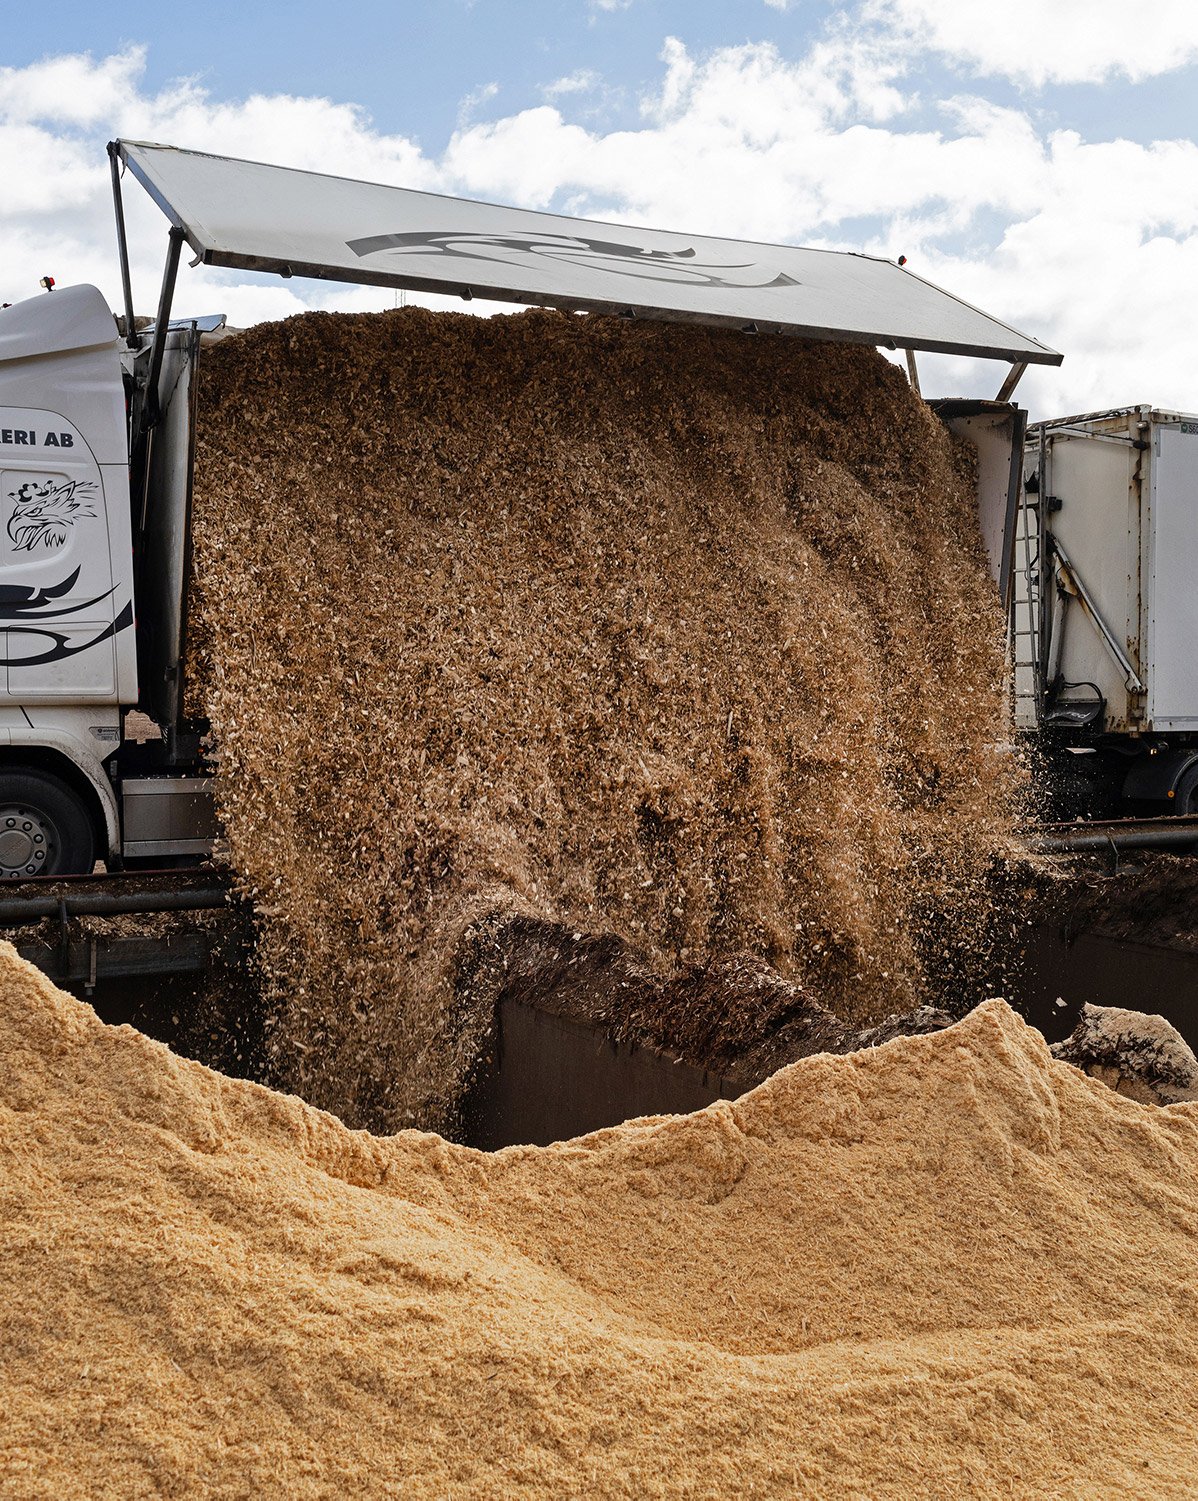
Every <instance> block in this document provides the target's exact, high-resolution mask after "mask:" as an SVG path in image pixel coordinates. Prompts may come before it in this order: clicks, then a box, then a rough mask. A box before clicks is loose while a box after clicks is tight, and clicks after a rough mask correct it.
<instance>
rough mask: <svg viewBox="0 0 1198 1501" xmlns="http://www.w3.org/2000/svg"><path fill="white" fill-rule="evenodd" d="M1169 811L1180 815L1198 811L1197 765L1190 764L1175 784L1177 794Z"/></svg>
mask: <svg viewBox="0 0 1198 1501" xmlns="http://www.w3.org/2000/svg"><path fill="white" fill-rule="evenodd" d="M1169 811H1170V812H1172V813H1174V814H1176V815H1177V816H1179V817H1180V816H1181V815H1182V814H1186V813H1198V766H1191V767H1190V769H1189V771H1187V772H1186V773H1185V775H1184V776H1183V777H1182V779H1181V781H1180V782H1178V784H1177V796H1176V798H1175V799H1174V803H1173V807H1172V808H1171V809H1170V810H1169Z"/></svg>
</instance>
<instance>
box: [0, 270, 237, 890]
mask: <svg viewBox="0 0 1198 1501" xmlns="http://www.w3.org/2000/svg"><path fill="white" fill-rule="evenodd" d="M169 343H170V341H168V345H169ZM174 343H175V344H176V346H178V345H185V344H186V343H187V340H186V339H185V338H184V339H179V338H178V337H176V338H175V340H174ZM176 353H177V351H176ZM135 358H136V355H135V353H134V351H132V350H130V349H129V348H128V346H127V344H126V342H125V341H124V340H122V338H121V337H120V336H119V334H118V329H117V324H116V321H115V319H114V317H113V314H112V312H111V310H110V309H109V307H108V304H107V302H106V301H105V299H104V297H103V295H102V294H101V293H100V292H99V291H97V290H96V288H95V287H88V286H79V287H67V288H65V289H63V290H61V291H54V292H50V293H43V294H42V295H41V296H38V297H36V298H33V299H31V300H29V301H26V302H21V303H17V304H15V305H13V306H11V307H8V308H4V309H3V310H0V646H2V648H3V649H2V651H0V673H2V674H3V676H0V879H3V878H8V879H16V878H25V877H34V876H45V875H57V874H66V873H79V872H84V871H89V870H91V869H92V867H93V865H94V863H95V861H96V860H97V859H100V860H106V861H109V862H119V861H120V860H121V858H122V857H123V856H128V857H129V858H131V859H138V858H142V859H153V858H154V857H161V858H168V859H169V858H174V857H177V856H179V855H184V854H186V855H196V854H202V853H205V852H206V850H207V849H208V848H209V847H210V838H211V829H210V827H206V828H205V830H204V834H203V836H202V837H197V834H196V831H195V830H194V829H188V830H187V832H188V833H189V835H190V836H191V837H190V838H189V839H188V840H185V841H183V844H184V847H183V848H173V847H170V848H168V846H170V845H171V844H172V841H171V838H170V824H171V821H172V820H171V819H169V818H168V820H167V822H166V825H165V826H162V827H157V828H151V829H150V831H149V832H150V834H151V836H156V837H150V838H148V839H147V838H138V837H136V836H138V835H139V834H144V833H145V832H146V830H145V829H144V828H139V827H137V825H138V819H137V818H136V817H135V818H134V819H133V820H132V825H133V826H132V827H127V826H126V825H127V824H128V823H129V820H128V818H127V816H126V814H127V809H126V807H125V802H126V799H125V797H124V795H123V793H124V792H125V791H129V792H130V793H131V794H132V795H133V796H134V797H136V798H138V799H139V800H138V801H136V802H133V803H131V804H130V805H129V806H130V807H132V808H134V809H136V810H138V811H139V812H140V811H143V810H150V809H151V808H153V809H157V810H158V811H160V812H167V811H168V809H167V805H166V804H167V802H172V803H173V804H174V805H175V806H174V807H173V808H172V809H170V810H169V811H171V812H173V813H175V814H177V813H178V811H179V799H180V798H182V799H184V800H185V801H186V799H188V798H191V799H195V798H196V797H199V798H200V799H201V800H202V801H203V802H207V803H209V804H210V798H208V796H207V793H208V790H209V789H208V788H207V786H206V785H205V786H204V787H203V788H199V787H197V785H196V782H195V779H194V778H191V777H187V778H183V779H181V778H180V777H179V775H178V771H179V768H177V767H176V768H174V772H175V774H174V775H169V774H167V775H149V776H147V775H145V774H144V773H146V772H164V773H165V772H169V770H170V769H169V768H167V767H165V766H159V767H154V766H152V765H148V766H145V767H143V768H142V769H141V770H142V773H143V774H142V775H136V776H131V777H129V778H125V777H124V776H123V775H122V772H123V768H122V767H121V765H120V762H119V760H118V753H119V752H120V750H121V747H122V745H123V743H124V739H125V737H124V734H123V721H124V714H125V711H126V710H128V709H132V708H136V707H137V706H138V705H139V703H140V701H141V695H140V692H139V670H138V655H139V653H138V641H137V630H136V622H135V609H134V572H135V550H134V542H135V536H134V534H135V530H137V528H136V527H135V522H134V516H133V511H132V508H131V500H130V474H131V463H130V460H131V455H130V425H129V420H128V401H127V397H126V389H127V381H126V365H127V364H129V363H130V362H131V361H133V360H134V359H135ZM164 431H169V424H168V425H167V426H166V428H164ZM155 467H159V466H155ZM144 530H145V529H144V527H143V528H141V531H142V532H143V533H144ZM141 540H142V541H143V551H144V540H145V539H144V536H143V537H142V539H141ZM143 656H144V651H143ZM145 759H146V758H145V757H144V756H143V760H145ZM151 759H152V758H151ZM159 759H161V757H160V758H159ZM188 769H189V770H190V769H194V768H188ZM134 782H136V783H137V784H138V785H137V787H136V789H135V790H134V788H133V786H132V784H133V783H134ZM183 782H186V783H188V784H189V785H186V786H185V785H183ZM126 783H128V786H126ZM172 794H174V795H173V797H172ZM155 795H156V796H157V797H158V798H159V799H160V800H161V799H162V798H165V799H166V802H161V807H160V806H159V802H155V803H154V804H152V805H151V804H149V803H147V802H146V801H145V800H146V798H147V797H150V796H155ZM175 821H176V822H177V821H178V820H177V819H176V820H175ZM208 822H209V824H210V819H209V821H208ZM130 834H132V835H133V836H134V837H132V838H130V837H129V836H130ZM176 843H178V841H176ZM132 846H149V847H146V848H133V847H132Z"/></svg>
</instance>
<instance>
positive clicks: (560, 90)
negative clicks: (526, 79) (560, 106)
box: [541, 68, 601, 99]
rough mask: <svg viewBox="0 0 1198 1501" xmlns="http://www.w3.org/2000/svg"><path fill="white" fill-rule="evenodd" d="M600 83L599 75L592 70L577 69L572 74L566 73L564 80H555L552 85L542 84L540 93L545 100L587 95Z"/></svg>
mask: <svg viewBox="0 0 1198 1501" xmlns="http://www.w3.org/2000/svg"><path fill="white" fill-rule="evenodd" d="M600 82H601V80H600V77H599V74H598V73H596V72H595V70H594V68H579V69H578V70H577V71H576V72H574V73H567V74H566V76H565V77H564V78H556V79H554V81H553V82H552V83H547V84H544V85H543V86H542V88H541V93H542V94H544V95H545V97H546V98H547V99H559V98H561V96H562V95H563V94H589V93H590V92H591V90H592V89H595V88H597V87H598V86H599V84H600Z"/></svg>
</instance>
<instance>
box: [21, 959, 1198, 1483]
mask: <svg viewBox="0 0 1198 1501" xmlns="http://www.w3.org/2000/svg"><path fill="white" fill-rule="evenodd" d="M0 1081H2V1082H0V1152H2V1153H3V1168H2V1172H0V1204H2V1209H0V1214H2V1221H0V1223H2V1226H3V1235H2V1238H0V1293H2V1297H0V1339H2V1341H3V1349H4V1404H3V1417H0V1491H2V1492H3V1493H4V1494H5V1495H10V1496H20V1497H22V1498H23V1501H34V1498H47V1501H49V1498H53V1501H58V1498H60V1497H63V1496H82V1495H86V1496H88V1497H90V1498H93V1501H103V1498H109V1497H113V1498H116V1497H120V1498H122V1501H123V1498H126V1497H130V1496H142V1495H171V1496H179V1497H185V1496H205V1497H220V1496H239V1497H240V1496H247V1495H269V1496H283V1495H286V1496H289V1497H296V1498H304V1497H313V1498H314V1497H317V1496H330V1495H338V1496H355V1497H363V1498H367V1497H384V1496H404V1497H414V1498H415V1497H423V1496H429V1497H433V1496H436V1497H441V1496H453V1497H461V1498H466V1497H488V1498H489V1497H494V1496H528V1497H537V1496H543V1497H561V1496H582V1495H585V1496H662V1495H672V1496H682V1495H686V1496H711V1497H728V1496H733V1495H736V1496H747V1495H770V1496H796V1497H797V1496H813V1497H816V1496H818V1497H827V1496H833V1495H836V1496H850V1495H861V1496H869V1497H871V1498H873V1497H912V1498H914V1497H925V1496H964V1495H969V1496H978V1497H981V1496H994V1497H1010V1496H1019V1497H1052V1498H1054V1501H1055V1498H1057V1497H1061V1496H1078V1495H1108V1496H1110V1495H1119V1496H1126V1497H1141V1496H1142V1497H1152V1498H1154V1501H1162V1498H1165V1497H1170V1496H1183V1495H1192V1493H1193V1482H1192V1475H1191V1470H1192V1465H1193V1457H1194V1453H1193V1449H1194V1434H1195V1432H1198V1387H1196V1386H1195V1383H1194V1380H1193V1371H1194V1367H1195V1361H1196V1360H1198V1333H1196V1330H1198V1306H1196V1305H1198V1295H1196V1293H1195V1288H1198V1238H1196V1237H1195V1235H1194V1225H1195V1223H1196V1222H1198V1107H1195V1106H1188V1105H1182V1106H1170V1107H1166V1108H1164V1109H1162V1110H1159V1111H1158V1110H1152V1109H1150V1108H1148V1107H1146V1106H1141V1105H1138V1104H1136V1103H1134V1102H1133V1101H1130V1100H1127V1099H1124V1098H1122V1097H1120V1096H1118V1095H1115V1094H1113V1093H1111V1092H1110V1091H1108V1090H1106V1089H1105V1088H1103V1087H1102V1086H1101V1085H1100V1084H1098V1083H1096V1082H1095V1081H1093V1080H1091V1079H1088V1078H1086V1077H1085V1076H1084V1075H1082V1074H1081V1073H1079V1072H1078V1071H1076V1070H1074V1069H1072V1068H1070V1067H1068V1066H1067V1065H1065V1064H1062V1063H1058V1062H1056V1061H1055V1060H1053V1059H1052V1058H1051V1057H1050V1056H1049V1054H1048V1051H1047V1049H1046V1047H1045V1046H1044V1043H1043V1041H1042V1039H1041V1038H1040V1037H1039V1035H1038V1034H1036V1033H1034V1032H1032V1031H1031V1030H1030V1029H1029V1028H1027V1027H1026V1026H1025V1025H1024V1024H1023V1023H1021V1022H1020V1021H1019V1020H1018V1019H1017V1018H1016V1017H1015V1016H1014V1015H1013V1014H1012V1013H1011V1012H1010V1011H1009V1010H1008V1009H1007V1008H1006V1007H1005V1006H1004V1005H1003V1004H1002V1003H1001V1002H993V1003H990V1004H988V1005H986V1006H984V1007H982V1008H981V1009H980V1010H978V1011H976V1012H974V1013H973V1014H972V1015H971V1016H970V1017H969V1018H968V1019H967V1020H965V1021H964V1022H962V1023H960V1024H959V1025H958V1026H956V1027H954V1028H952V1029H950V1030H949V1031H946V1032H941V1033H937V1034H935V1035H932V1036H928V1037H920V1038H906V1039H902V1040H900V1041H898V1042H894V1043H890V1044H888V1045H887V1046H886V1047H883V1048H879V1049H877V1050H873V1051H867V1052H863V1053H856V1054H852V1055H849V1056H847V1057H835V1058H834V1057H828V1056H823V1057H819V1058H813V1059H809V1060H807V1061H805V1062H802V1063H799V1064H796V1065H794V1066H793V1067H791V1068H789V1069H786V1070H783V1071H782V1072H781V1073H780V1074H778V1075H776V1076H775V1077H774V1078H773V1079H772V1080H770V1081H769V1082H768V1083H767V1084H765V1085H763V1086H762V1087H761V1088H759V1089H758V1090H756V1091H754V1092H753V1093H752V1094H751V1095H748V1096H745V1097H744V1098H742V1099H741V1100H739V1101H737V1102H736V1103H734V1104H720V1105H716V1106H713V1107H711V1108H709V1109H708V1110H705V1111H702V1112H701V1113H699V1114H697V1115H693V1116H683V1117H673V1118H665V1119H657V1120H646V1121H634V1122H630V1123H628V1124H626V1125H624V1126H621V1127H618V1128H616V1129H614V1130H611V1131H604V1132H600V1133H598V1134H596V1135H594V1136H591V1137H587V1138H583V1139H581V1140H578V1141H572V1142H565V1143H561V1144H560V1145H558V1146H554V1147H549V1148H532V1147H521V1148H509V1149H508V1150H506V1151H504V1152H500V1153H498V1154H496V1155H494V1156H492V1157H488V1156H486V1155H484V1154H481V1153H478V1152H473V1151H470V1150H469V1149H467V1148H464V1147H455V1146H452V1145H450V1144H449V1143H447V1142H445V1141H443V1140H441V1139H440V1138H438V1137H435V1136H429V1135H422V1134H419V1133H416V1132H405V1133H401V1134H400V1135H399V1136H397V1137H394V1138H392V1139H388V1140H383V1139H377V1138H372V1137H369V1136H367V1135H365V1134H362V1133H354V1132H351V1131H349V1130H347V1129H346V1128H345V1127H343V1126H342V1125H341V1124H340V1123H339V1122H337V1121H336V1120H335V1119H333V1118H332V1117H330V1116H327V1115H324V1114H321V1113H320V1112H318V1111H315V1110H313V1109H311V1108H310V1107H308V1106H305V1105H303V1104H302V1103H301V1102H300V1101H298V1100H296V1099H294V1098H284V1097H282V1096H278V1095H274V1094H271V1093H270V1092H268V1091H267V1090H264V1089H262V1088H260V1087H258V1086H255V1085H252V1084H247V1083H244V1082H240V1081H233V1080H229V1079H224V1078H222V1077H220V1076H219V1075H216V1074H212V1073H210V1072H208V1071H207V1070H205V1069H203V1068H202V1067H200V1065H198V1064H195V1063H192V1062H189V1061H186V1060H181V1059H179V1058H176V1057H174V1056H172V1055H171V1054H170V1053H168V1052H167V1050H166V1049H165V1048H164V1047H163V1046H161V1045H160V1044H158V1043H154V1042H151V1041H149V1040H148V1039H146V1038H144V1037H142V1036H140V1035H139V1034H137V1033H135V1032H132V1031H130V1030H129V1029H127V1028H121V1029H112V1028H105V1027H103V1026H102V1025H101V1024H100V1023H99V1022H98V1021H97V1020H96V1018H95V1017H94V1015H93V1014H92V1013H91V1012H90V1011H89V1010H88V1009H87V1008H86V1007H84V1006H82V1005H80V1004H79V1003H78V1002H76V1001H74V1000H72V999H71V998H70V997H68V996H65V995H63V994H61V993H59V992H57V991H55V990H54V989H53V987H52V986H50V984H49V983H48V982H47V981H46V980H45V979H43V978H42V977H41V976H40V975H39V974H38V973H37V972H36V971H34V970H32V969H31V968H29V967H28V966H25V965H23V964H21V962H20V961H19V960H17V959H16V958H15V956H14V955H13V953H12V950H11V949H10V948H8V947H7V945H5V946H3V947H0Z"/></svg>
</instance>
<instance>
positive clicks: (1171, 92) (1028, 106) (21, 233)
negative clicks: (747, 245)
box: [0, 0, 1198, 416]
mask: <svg viewBox="0 0 1198 1501" xmlns="http://www.w3.org/2000/svg"><path fill="white" fill-rule="evenodd" d="M0 58H2V65H0V151H2V152H3V158H4V160H5V162H6V167H7V169H8V170H7V172H6V192H5V195H4V196H3V198H2V199H0V283H2V285H0V294H2V296H3V298H5V299H11V298H13V297H14V296H16V295H27V292H28V290H30V289H31V288H32V287H34V286H36V279H37V274H40V273H41V271H44V270H46V269H52V270H53V272H54V274H56V275H58V276H59V278H60V280H83V279H87V280H94V281H96V282H97V284H99V285H101V286H102V288H103V289H104V290H105V291H106V292H107V293H108V295H109V296H110V297H113V296H115V268H114V261H113V256H112V250H111V218H110V209H109V206H108V202H107V181H106V174H105V162H104V157H103V143H104V141H105V140H106V139H108V138H109V137H110V136H113V135H117V134H123V135H126V136H142V137H148V138H151V139H159V140H168V141H171V142H172V143H173V144H177V145H185V146H191V147H196V148H198V149H207V150H214V151H224V152H228V153H229V154H233V155H244V156H251V157H256V158H258V159H260V160H268V161H279V162H284V163H287V164H291V165H297V166H308V167H314V168H316V169H318V170H321V171H331V172H340V173H344V174H345V175H349V176H359V177H367V178H373V179H375V180H379V181H390V182H396V183H399V184H401V185H407V186H416V187H428V188H434V189H436V190H438V191H443V192H451V193H461V194H463V195H465V196H476V197H483V198H489V199H492V200H496V201H506V202H513V203H520V204H524V205H527V206H529V207H549V208H555V209H558V210H564V211H568V212H576V213H589V214H593V215H596V216H605V217H612V218H619V219H623V220H626V221H632V222H641V223H651V224H656V225H659V226H661V227H665V228H679V229H684V230H689V231H692V232H709V233H724V234H731V235H745V236H748V237H754V238H760V239H766V240H779V241H787V242H791V243H800V244H822V245H830V246H834V247H836V248H854V249H864V250H868V251H871V252H872V253H880V254H885V255H896V254H898V253H905V254H907V255H909V256H910V257H911V263H912V265H913V267H914V269H916V270H918V271H919V272H920V273H921V274H923V275H925V276H927V277H928V278H929V279H930V280H933V281H936V282H938V283H940V284H941V285H944V286H946V287H948V288H950V289H951V290H953V291H955V292H957V293H958V294H959V295H961V296H963V297H965V298H967V299H968V300H970V301H973V302H975V303H977V304H978V305H980V306H982V307H984V308H986V310H987V311H990V312H993V313H995V314H996V315H997V316H999V317H1002V318H1004V319H1006V320H1007V321H1009V322H1011V323H1013V324H1015V325H1016V326H1017V327H1021V328H1024V329H1026V331H1027V332H1029V333H1032V334H1035V335H1036V336H1037V337H1040V338H1042V339H1044V340H1046V341H1047V342H1049V343H1052V344H1055V345H1056V347H1058V348H1060V349H1062V350H1063V351H1064V353H1065V355H1066V364H1065V366H1064V367H1063V369H1062V370H1061V371H1059V372H1051V371H1037V372H1032V373H1031V374H1029V376H1028V377H1027V379H1026V382H1025V387H1024V388H1022V389H1023V390H1024V391H1025V393H1029V402H1030V404H1032V405H1033V408H1034V410H1035V408H1036V407H1037V406H1038V407H1039V410H1038V411H1036V412H1035V414H1036V415H1042V416H1047V415H1053V414H1054V413H1056V412H1059V411H1063V410H1066V409H1068V410H1080V409H1086V408H1094V407H1098V406H1104V405H1109V404H1121V403H1125V402H1132V401H1142V400H1149V401H1153V402H1156V403H1158V404H1160V405H1171V406H1175V407H1182V408H1185V409H1189V410H1193V409H1198V376H1196V375H1195V374H1194V373H1193V370H1192V366H1193V360H1192V349H1193V347H1194V342H1195V338H1196V336H1198V309H1196V299H1195V296H1194V292H1193V290H1192V289H1193V288H1194V287H1195V286H1196V285H1198V109H1196V106H1195V103H1194V101H1195V99H1196V98H1198V6H1195V5H1193V3H1192V0H1184V3H1183V0H1157V3H1155V4H1154V6H1153V7H1152V9H1151V11H1147V10H1146V11H1145V12H1144V13H1143V14H1142V15H1141V16H1139V17H1138V18H1137V19H1136V23H1135V25H1134V26H1133V25H1129V24H1128V12H1127V8H1126V6H1124V5H1122V4H1121V3H1118V0H1008V3H1007V5H1006V6H1004V8H1003V9H1002V11H1001V13H999V12H997V11H996V10H995V8H994V7H993V5H992V4H990V3H982V0H857V3H854V4H850V5H845V6H834V5H830V4H827V3H825V0H772V3H767V0H743V3H738V4H715V3H711V0H692V3H689V4H683V3H680V0H520V3H501V0H441V3H420V4H406V5H398V6H385V5H380V4H360V3H359V4H354V3H348V4H342V5H340V6H336V7H330V6H328V5H327V4H326V5H322V6H319V7H318V6H316V5H314V4H311V3H308V0H297V3H293V4H291V5H290V6H288V7H287V8H286V10H285V11H283V10H280V9H276V8H273V7H272V8H270V9H266V8H263V7H257V6H254V5H251V4H240V5H238V4H232V3H229V0H214V3H207V4H205V5H204V6H186V7H184V6H178V7H172V6H163V5H161V4H160V5H157V6H149V5H144V6H143V5H126V6H124V7H122V8H120V9H119V10H117V9H116V8H114V7H101V6H96V5H94V4H91V5H87V6H84V5H82V4H78V3H75V0H67V3H65V4H63V5H60V6H59V7H57V8H56V9H55V10H54V12H53V16H52V29H51V27H50V25H48V22H47V16H46V13H45V12H44V11H37V10H35V9H34V8H33V7H25V8H23V9H21V10H19V11H15V12H14V13H11V14H9V15H7V16H6V22H5V30H4V44H3V49H2V52H0ZM131 230H132V233H133V238H134V260H135V276H136V278H137V282H138V288H139V301H144V300H145V299H147V298H149V297H152V295H153V286H154V283H155V280H156V278H157V274H158V263H159V257H160V238H161V230H162V225H161V221H160V220H159V219H157V218H156V217H155V211H153V210H149V209H148V207H147V206H145V205H142V204H135V205H133V206H132V207H131ZM385 295H386V294H379V293H377V292H368V291H363V290H360V289H359V290H345V291H336V292H333V293H330V291H329V289H328V288H327V287H313V286H305V285H301V284H299V283H296V284H293V285H291V286H289V287H286V288H284V287H282V286H280V285H279V284H277V283H274V284H271V285H263V284H262V283H261V282H260V281H255V280H253V279H251V278H247V277H246V276H245V275H243V274H241V273H237V274H232V273H214V272H203V271H200V272H194V273H189V274H188V275H186V276H185V277H184V279H183V283H182V285H181V288H180V296H181V298H182V299H183V301H184V303H185V304H189V305H190V306H191V309H192V310H194V311H199V310H204V309H208V308H211V307H213V306H214V305H215V306H221V307H223V308H224V309H225V310H226V311H228V312H229V313H230V316H231V317H232V318H234V319H235V320H236V321H238V322H249V321H252V320H254V319H256V318H260V317H271V316H283V315H286V314H287V313H290V312H295V311H300V310H302V308H304V307H306V306H337V307H370V306H380V305H385ZM380 298H383V299H384V300H383V301H380ZM930 365H931V374H932V380H933V384H934V385H935V386H936V387H937V388H938V389H943V390H954V391H956V390H960V391H976V392H979V393H980V392H985V393H986V394H992V390H993V388H994V387H995V386H996V384H997V382H996V381H995V380H994V370H993V367H989V366H987V367H984V368H977V369H974V368H969V367H967V366H963V365H962V364H961V362H956V363H954V364H953V365H951V366H950V365H949V364H948V363H942V362H937V361H935V360H933V361H930ZM926 384H927V382H925V385H926Z"/></svg>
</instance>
